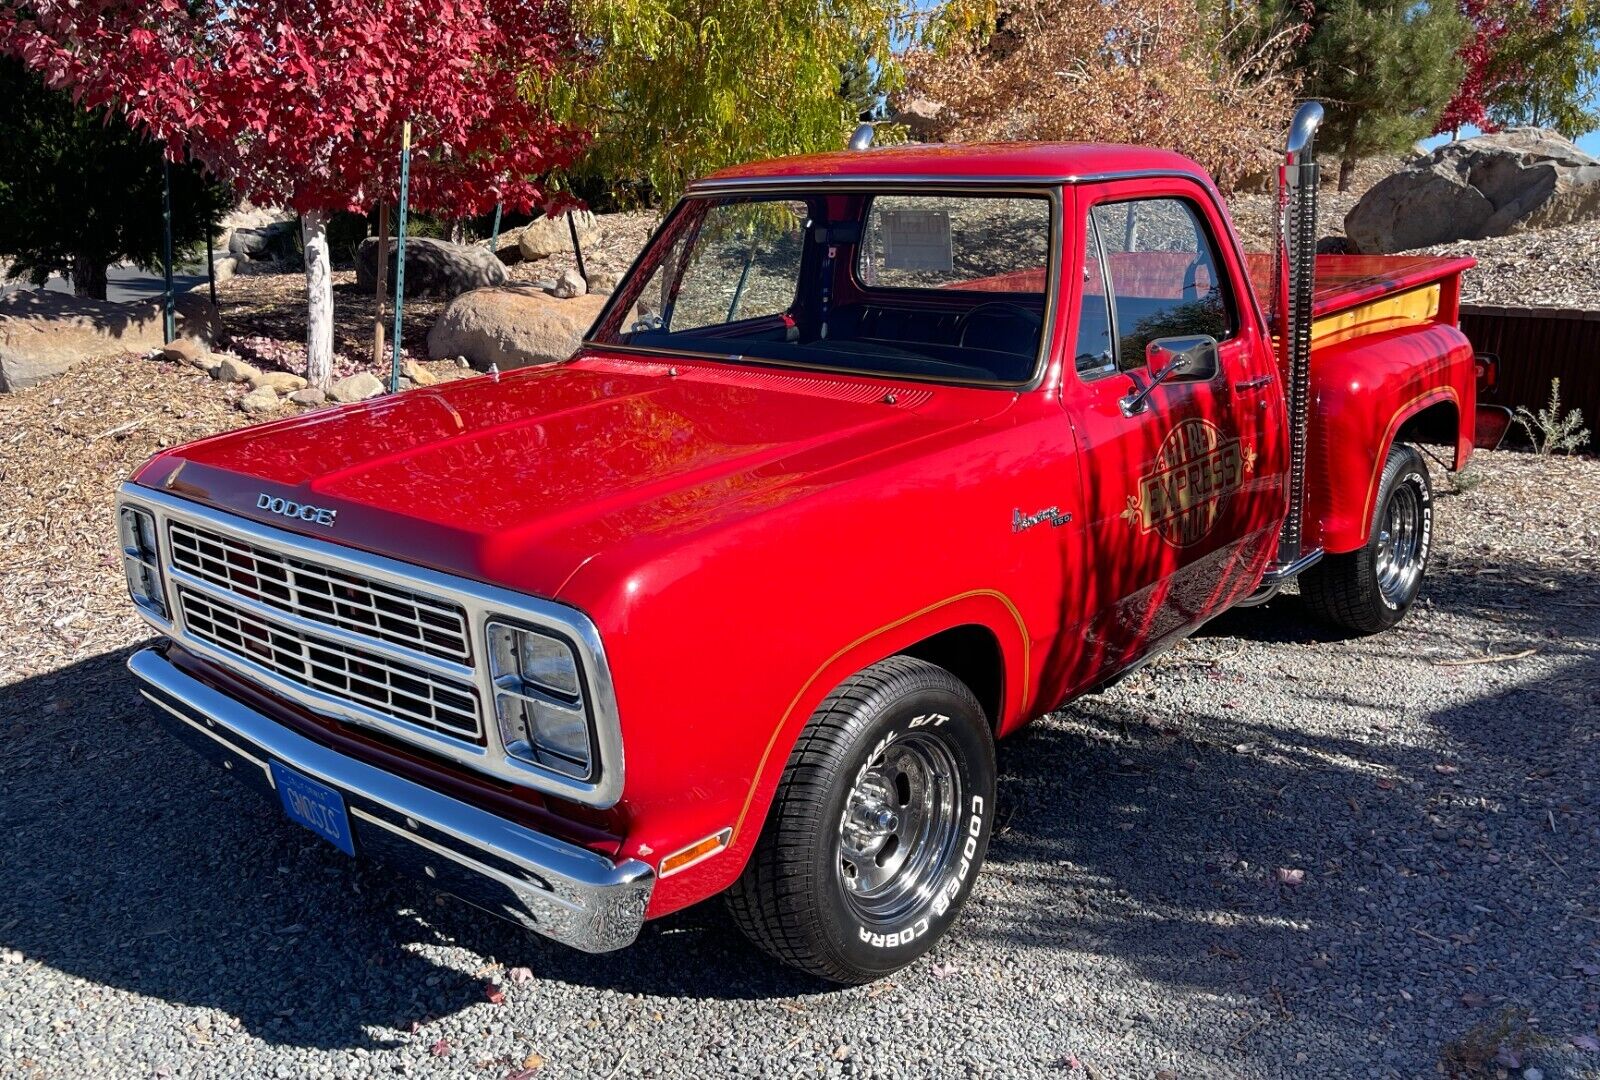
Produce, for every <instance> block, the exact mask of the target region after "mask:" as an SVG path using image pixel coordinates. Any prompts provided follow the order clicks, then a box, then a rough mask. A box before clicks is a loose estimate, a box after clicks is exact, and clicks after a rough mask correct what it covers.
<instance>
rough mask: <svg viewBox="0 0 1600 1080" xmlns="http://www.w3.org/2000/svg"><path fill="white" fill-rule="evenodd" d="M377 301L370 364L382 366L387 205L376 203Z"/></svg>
mask: <svg viewBox="0 0 1600 1080" xmlns="http://www.w3.org/2000/svg"><path fill="white" fill-rule="evenodd" d="M373 296H374V298H375V299H376V301H377V304H376V305H375V314H374V315H373V316H372V362H373V364H374V365H376V366H379V367H382V366H383V324H384V317H383V313H384V302H385V301H386V300H388V298H389V204H388V203H387V202H383V201H379V203H378V281H377V285H376V287H375V288H374V290H373Z"/></svg>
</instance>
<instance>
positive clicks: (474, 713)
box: [177, 585, 483, 742]
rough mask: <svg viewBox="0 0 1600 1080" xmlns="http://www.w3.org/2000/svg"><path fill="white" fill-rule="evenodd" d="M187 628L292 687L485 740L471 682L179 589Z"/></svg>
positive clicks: (463, 735)
mask: <svg viewBox="0 0 1600 1080" xmlns="http://www.w3.org/2000/svg"><path fill="white" fill-rule="evenodd" d="M177 592H178V607H179V609H180V610H181V611H182V612H183V624H184V626H185V627H187V628H188V630H189V632H190V633H191V634H193V635H194V636H195V637H197V638H199V639H201V640H202V641H205V642H208V643H210V644H212V645H215V646H216V647H217V648H219V649H223V650H225V651H227V652H230V653H233V654H234V655H235V656H237V657H239V658H240V659H241V660H245V661H248V662H251V663H254V664H258V665H260V666H261V667H264V668H266V669H267V670H268V671H271V672H272V673H273V674H275V675H278V676H279V677H281V678H284V679H288V680H289V681H290V682H292V683H295V684H297V685H299V686H303V687H305V688H306V689H307V690H315V691H318V692H320V693H324V694H327V695H329V696H330V697H334V698H341V699H344V700H347V701H349V702H351V703H352V704H354V705H356V706H360V707H365V708H368V709H371V710H373V712H374V713H376V714H377V715H378V716H379V717H392V718H393V719H395V720H403V721H406V722H407V723H411V724H416V725H418V726H419V727H424V728H427V729H429V730H430V731H437V732H438V733H439V734H441V735H455V736H458V737H460V738H464V739H471V740H473V741H475V742H476V741H480V740H481V739H482V738H483V721H482V715H481V711H480V709H479V707H478V700H477V695H476V694H475V693H474V692H473V688H472V684H471V683H470V682H457V681H454V680H451V679H448V678H444V677H441V676H439V675H438V674H436V673H434V672H432V671H428V670H426V669H424V668H420V667H416V666H413V665H410V664H407V663H406V662H405V661H403V660H399V659H395V658H392V657H389V656H385V655H384V654H382V653H379V652H377V651H374V650H367V649H361V648H356V647H352V646H350V645H347V644H344V643H343V642H338V641H334V640H332V639H331V638H320V637H317V636H315V635H313V634H307V633H305V632H304V631H301V630H298V629H296V628H294V627H292V626H290V625H288V624H286V623H280V622H276V621H275V620H272V619H270V618H265V617H263V616H260V615H257V614H254V613H252V612H251V611H250V610H249V609H248V608H246V607H244V606H243V605H240V604H234V603H229V602H228V601H226V600H221V599H217V598H215V597H210V596H204V595H202V594H200V593H198V592H192V591H190V590H189V589H186V588H184V587H183V586H181V585H180V586H179V587H178V590H177Z"/></svg>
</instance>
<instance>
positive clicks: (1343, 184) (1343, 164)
mask: <svg viewBox="0 0 1600 1080" xmlns="http://www.w3.org/2000/svg"><path fill="white" fill-rule="evenodd" d="M1355 176H1356V159H1355V158H1353V157H1345V158H1340V159H1339V190H1340V191H1341V192H1344V191H1349V190H1350V182H1351V181H1352V180H1354V179H1355Z"/></svg>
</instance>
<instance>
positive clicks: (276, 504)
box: [256, 491, 339, 529]
mask: <svg viewBox="0 0 1600 1080" xmlns="http://www.w3.org/2000/svg"><path fill="white" fill-rule="evenodd" d="M256 509H257V510H266V511H267V512H268V513H273V514H278V515H279V516H281V517H286V518H298V519H299V520H301V521H309V522H311V523H312V524H313V525H321V526H323V527H324V528H327V529H331V528H333V519H334V518H336V517H338V516H339V511H337V510H328V509H324V508H323V507H320V506H312V505H311V504H310V503H297V502H295V501H294V500H293V499H285V498H282V497H281V496H278V495H268V494H267V493H266V492H265V491H263V492H262V493H261V494H260V495H257V496H256Z"/></svg>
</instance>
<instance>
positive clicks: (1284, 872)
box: [1278, 866, 1306, 889]
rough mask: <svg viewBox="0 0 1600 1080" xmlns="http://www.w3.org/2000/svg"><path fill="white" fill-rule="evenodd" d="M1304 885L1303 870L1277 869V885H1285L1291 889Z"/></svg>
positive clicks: (1304, 873)
mask: <svg viewBox="0 0 1600 1080" xmlns="http://www.w3.org/2000/svg"><path fill="white" fill-rule="evenodd" d="M1305 883H1306V872H1305V871H1304V870H1291V869H1289V868H1288V867H1286V866H1280V867H1278V884H1279V885H1287V886H1289V887H1290V888H1291V889H1293V888H1298V887H1300V886H1301V885H1304V884H1305Z"/></svg>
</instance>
